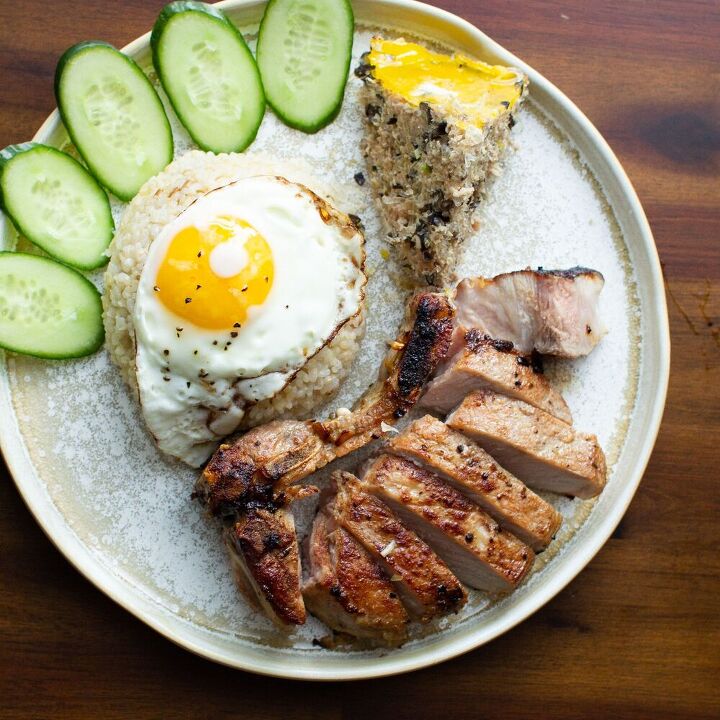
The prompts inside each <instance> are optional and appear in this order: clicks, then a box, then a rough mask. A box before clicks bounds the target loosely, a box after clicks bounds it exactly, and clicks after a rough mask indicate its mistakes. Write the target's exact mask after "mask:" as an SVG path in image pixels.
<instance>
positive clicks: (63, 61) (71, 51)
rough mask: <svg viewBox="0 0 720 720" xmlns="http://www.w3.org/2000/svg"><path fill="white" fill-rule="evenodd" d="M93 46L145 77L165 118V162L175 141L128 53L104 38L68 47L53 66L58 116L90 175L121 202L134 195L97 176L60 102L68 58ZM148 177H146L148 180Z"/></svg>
mask: <svg viewBox="0 0 720 720" xmlns="http://www.w3.org/2000/svg"><path fill="white" fill-rule="evenodd" d="M95 47H103V48H109V49H110V50H114V51H115V52H116V53H117V54H118V55H120V56H121V57H122V58H124V59H125V61H126V62H127V64H128V65H129V66H130V67H131V68H132V69H133V70H134V71H135V72H137V73H139V75H140V76H141V77H143V78H145V81H146V82H147V84H148V85H149V86H150V89H151V90H152V92H153V94H154V95H155V97H156V98H157V102H158V105H159V107H160V111H161V112H162V116H163V118H164V119H165V129H166V131H167V135H168V139H169V140H170V158H169V159H168V162H167V163H166V164H169V163H171V162H172V159H173V155H174V152H175V143H174V140H173V135H172V128H171V127H170V121H169V120H168V117H167V113H166V112H165V108H164V107H163V104H162V100H160V96H159V95H158V94H157V91H156V90H155V88H154V87H153V86H152V83H151V82H150V80H149V79H148V76H147V75H146V74H145V73H144V72H143V71H142V69H141V68H140V66H139V65H138V64H137V63H136V62H135V61H134V60H133V59H132V58H131V57H129V56H128V55H125V53H122V52H120V51H119V50H118V49H117V48H116V47H115V46H114V45H111V44H110V43H109V42H105V41H104V40H83V41H82V42H79V43H76V44H75V45H73V46H72V47H69V48H68V49H67V50H66V51H65V52H64V53H63V54H62V55H61V56H60V59H59V60H58V63H57V66H56V68H55V80H54V84H53V88H54V91H55V102H57V107H58V112H59V113H60V118H61V119H62V121H63V125H64V126H65V130H66V131H67V134H68V135H69V136H70V139H71V140H72V142H73V145H75V148H76V149H77V151H78V153H80V155H81V156H82V159H83V160H84V161H85V164H86V165H87V169H88V170H89V171H90V173H91V174H92V176H93V177H94V178H95V179H96V180H97V181H98V183H100V185H101V186H102V187H105V188H107V189H108V190H109V191H110V192H111V193H112V194H113V195H115V197H116V198H118V199H120V200H122V201H123V202H130V200H132V199H133V197H135V195H126V194H124V193H122V194H119V193H118V192H116V190H115V189H113V188H111V187H110V186H109V185H106V184H105V183H104V182H103V181H102V180H101V179H100V177H99V175H98V173H97V172H96V170H95V168H94V167H93V165H92V163H91V162H90V160H89V159H88V158H87V157H85V153H83V151H82V150H81V149H80V147H79V146H78V144H77V142H76V140H75V135H74V133H73V131H72V128H71V127H70V124H69V123H68V122H67V119H66V117H65V114H64V113H63V109H62V103H61V102H60V83H61V80H62V74H63V70H64V69H65V66H66V65H67V64H68V62H70V60H72V59H73V57H75V55H77V54H78V53H81V52H84V51H85V50H90V49H92V48H95ZM149 179H150V178H148V180H149Z"/></svg>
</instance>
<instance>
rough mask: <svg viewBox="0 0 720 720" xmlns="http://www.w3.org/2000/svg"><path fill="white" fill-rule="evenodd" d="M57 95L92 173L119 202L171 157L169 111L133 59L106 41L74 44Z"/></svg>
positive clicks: (61, 67)
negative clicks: (166, 113)
mask: <svg viewBox="0 0 720 720" xmlns="http://www.w3.org/2000/svg"><path fill="white" fill-rule="evenodd" d="M55 97H56V98H57V103H58V108H59V110H60V115H61V116H62V119H63V122H64V123H65V127H66V128H67V131H68V133H69V134H70V137H71V138H72V141H73V142H74V143H75V146H76V147H77V149H78V151H79V152H80V154H81V155H82V157H83V160H85V164H86V165H87V166H88V168H89V169H90V172H91V173H92V174H93V175H94V176H95V177H96V178H97V179H98V180H99V181H100V182H101V183H102V184H103V185H104V186H105V187H106V188H108V190H110V191H111V192H113V193H115V195H117V196H118V197H119V198H120V199H121V200H130V199H132V197H133V196H134V195H135V194H136V193H137V191H138V190H139V189H140V187H141V186H142V185H143V183H144V182H145V181H146V180H148V179H149V178H151V177H152V176H153V175H155V174H156V173H158V172H160V170H162V169H163V168H164V167H165V166H166V165H167V164H168V163H169V162H170V161H171V160H172V157H173V140H172V132H171V130H170V123H169V122H168V119H167V116H166V115H165V110H164V109H163V106H162V103H161V102H160V98H159V97H158V95H157V93H156V92H155V89H154V88H153V86H152V85H151V84H150V81H149V80H148V79H147V78H146V77H145V75H144V74H143V71H142V70H141V69H140V68H139V67H138V66H137V64H136V63H135V61H134V60H132V59H130V58H129V57H127V56H126V55H123V54H122V53H121V52H119V51H118V50H116V49H115V48H114V47H113V46H112V45H108V44H107V43H104V42H99V41H94V40H92V41H89V42H82V43H78V44H77V45H73V47H71V48H70V49H69V50H66V51H65V53H64V55H63V56H62V57H61V58H60V60H59V62H58V65H57V69H56V71H55Z"/></svg>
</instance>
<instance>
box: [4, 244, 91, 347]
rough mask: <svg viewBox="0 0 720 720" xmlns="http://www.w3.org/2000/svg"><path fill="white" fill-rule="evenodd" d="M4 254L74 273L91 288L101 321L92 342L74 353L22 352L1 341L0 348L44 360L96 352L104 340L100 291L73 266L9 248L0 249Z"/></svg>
mask: <svg viewBox="0 0 720 720" xmlns="http://www.w3.org/2000/svg"><path fill="white" fill-rule="evenodd" d="M4 255H12V256H13V257H26V258H32V259H33V261H35V260H39V261H41V262H45V263H48V264H50V265H56V266H58V267H61V268H62V269H63V270H64V271H65V272H67V273H71V274H72V275H75V276H76V277H77V278H78V279H79V280H80V281H81V282H82V283H84V284H85V285H87V286H88V287H89V288H91V289H92V293H93V295H94V297H95V300H96V304H97V310H98V316H99V317H100V319H101V322H100V324H99V326H98V332H97V333H96V335H95V337H94V338H93V340H92V342H90V343H89V344H88V345H86V346H85V347H84V348H82V349H81V350H78V351H77V352H76V353H70V354H67V355H60V354H58V353H43V352H32V353H30V352H23V351H21V350H16V349H14V348H11V347H7V346H5V345H3V344H2V343H0V349H2V350H8V351H10V352H14V353H17V354H18V355H26V356H29V357H37V358H42V359H44V360H72V359H74V358H81V357H87V356H88V355H92V354H93V353H96V352H97V351H98V350H99V349H100V348H101V347H102V346H103V343H104V342H105V328H104V326H103V323H102V296H101V295H100V291H99V290H98V289H97V288H96V287H95V286H94V285H93V284H92V283H91V282H90V281H89V280H88V279H87V278H86V277H85V276H84V275H82V274H81V273H79V272H78V271H77V270H75V269H74V268H71V267H70V266H69V265H64V264H63V263H60V262H57V261H56V260H52V259H51V258H47V257H43V256H42V255H31V254H30V253H21V252H13V251H11V250H0V258H2V257H3V256H4Z"/></svg>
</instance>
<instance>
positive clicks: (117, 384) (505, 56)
mask: <svg viewBox="0 0 720 720" xmlns="http://www.w3.org/2000/svg"><path fill="white" fill-rule="evenodd" d="M221 6H222V7H223V8H224V9H225V10H226V11H228V12H229V14H230V15H231V17H232V18H233V19H234V20H235V21H236V22H237V23H238V25H239V26H240V27H241V29H243V31H244V32H246V34H247V36H248V38H249V39H250V40H251V41H252V40H253V39H254V38H253V32H254V31H255V29H256V28H257V23H258V21H259V19H260V17H261V14H262V10H263V6H264V2H260V1H257V0H248V1H246V2H243V0H231V1H230V2H224V3H221ZM354 6H355V11H356V18H357V22H358V28H357V33H356V42H355V48H354V53H355V60H356V59H357V57H358V56H359V54H360V53H361V52H363V50H364V49H366V48H367V44H368V39H369V37H370V34H371V31H372V29H373V28H378V27H382V28H387V29H390V31H391V32H396V33H398V34H404V35H405V36H406V37H407V36H413V35H414V36H418V37H420V38H422V39H425V40H427V41H433V42H436V43H439V44H442V45H445V46H447V47H450V48H454V49H457V50H461V51H463V52H466V53H468V54H470V55H475V56H477V57H480V58H482V59H486V60H490V61H495V62H500V63H505V64H511V65H516V66H519V67H521V68H523V69H524V70H525V72H527V73H528V75H529V77H530V87H531V91H530V98H531V99H530V102H529V103H526V105H525V107H524V109H523V110H522V111H521V112H520V113H518V117H517V121H518V123H517V127H516V128H515V129H514V131H513V137H514V141H515V144H516V147H515V148H514V149H513V150H512V151H511V152H509V154H508V157H507V161H506V166H505V168H504V171H503V173H502V175H501V176H500V177H499V178H498V179H497V180H496V181H495V182H494V183H493V185H492V188H491V191H490V195H489V197H488V199H487V202H486V203H485V205H484V209H483V217H482V227H481V229H480V231H479V232H478V233H477V235H476V237H474V238H473V240H472V241H471V243H470V245H469V247H468V251H467V253H466V256H465V259H464V261H463V264H462V267H461V273H462V274H478V273H481V274H485V275H491V274H495V273H498V272H502V271H506V270H511V269H515V268H519V267H524V266H526V265H533V266H535V265H543V266H545V267H568V266H572V265H575V264H582V265H587V266H590V267H594V268H597V269H598V270H600V271H601V272H602V273H603V274H604V275H605V279H606V285H605V289H604V291H603V295H602V301H601V310H602V313H603V315H604V317H605V320H606V322H607V324H608V326H609V327H610V332H609V334H608V335H607V336H606V337H605V338H604V339H603V341H602V342H601V343H600V345H599V346H598V347H597V349H596V350H595V351H594V352H593V353H592V355H590V357H588V358H586V359H584V360H582V361H578V362H574V363H567V362H565V363H563V362H556V363H553V364H551V365H550V367H549V372H550V373H551V374H552V376H553V379H554V380H555V382H556V383H557V384H558V385H559V387H560V388H561V389H562V390H563V391H564V392H565V394H566V396H567V399H568V402H569V404H570V406H571V409H572V411H573V415H574V417H575V418H576V425H577V426H578V427H580V428H582V429H583V430H587V431H590V432H594V433H596V434H597V435H598V437H599V438H600V441H601V443H602V445H603V447H604V448H605V450H606V453H607V456H608V461H609V468H610V477H609V482H608V485H607V488H606V489H605V491H604V492H603V494H602V495H601V497H600V498H599V499H598V500H597V501H596V502H587V503H583V502H580V501H570V500H566V499H565V500H560V499H558V498H552V501H553V502H554V503H555V504H556V506H557V507H559V509H560V510H561V511H562V513H563V515H564V516H565V523H564V529H563V532H562V534H561V536H560V537H559V538H558V540H556V541H555V543H553V545H552V546H551V549H550V550H549V551H547V552H546V553H544V554H543V555H542V556H540V558H539V560H538V562H537V563H536V568H535V570H534V572H533V574H532V575H531V577H530V578H529V580H528V581H527V582H525V583H524V584H523V585H522V586H521V587H520V588H519V589H518V590H517V591H516V592H515V593H513V594H512V595H510V596H509V597H507V598H505V599H504V600H503V601H501V602H499V603H490V602H489V601H488V599H487V598H486V597H485V596H483V595H482V594H481V593H472V595H471V600H470V602H469V603H468V606H467V608H465V609H464V611H463V612H462V613H461V614H460V615H459V616H457V617H454V618H452V619H450V620H443V621H441V622H439V623H437V624H436V625H433V626H431V627H430V628H427V629H425V630H424V631H423V633H422V634H417V635H416V636H414V637H413V639H412V641H411V642H409V643H408V644H407V645H405V646H404V647H402V648H401V649H399V650H394V651H392V652H379V651H377V652H367V651H366V652H357V651H351V650H347V649H346V650H326V649H322V648H319V647H316V646H314V645H313V644H312V640H313V638H315V637H319V636H321V635H324V634H325V633H326V632H327V630H326V629H324V628H323V626H322V625H320V623H318V622H316V621H315V620H311V621H310V622H308V624H307V625H306V626H305V627H304V628H301V629H300V630H298V631H297V632H296V633H295V634H294V635H291V636H289V637H288V636H285V635H283V634H281V633H280V632H279V631H277V630H276V629H274V628H273V627H272V625H271V624H270V623H269V622H268V621H267V620H265V619H264V618H262V617H260V616H258V615H257V614H256V613H254V612H253V611H252V610H250V609H249V608H248V606H247V604H246V603H245V602H244V601H243V599H242V598H241V597H240V596H239V595H238V593H237V591H236V589H235V588H234V586H233V583H232V580H231V577H230V570H229V567H228V562H227V558H226V557H225V554H224V551H223V550H222V548H221V546H220V541H219V531H218V528H217V527H216V525H215V523H213V522H212V521H210V520H208V519H207V518H205V517H204V516H203V514H202V512H201V509H200V508H199V507H198V506H197V505H196V504H194V503H192V502H190V498H189V496H190V491H191V487H192V483H193V481H194V475H195V473H194V472H193V471H190V470H188V469H187V468H185V467H183V466H181V465H179V464H178V463H173V462H170V461H167V460H166V459H164V458H162V457H161V456H160V455H159V454H158V452H157V451H156V450H155V448H154V447H153V445H152V443H151V441H150V440H149V439H148V436H147V434H146V433H145V431H144V429H143V425H142V422H141V419H140V417H139V414H138V409H137V407H136V406H135V402H134V400H133V399H132V398H131V396H130V395H129V394H128V393H127V391H126V390H125V388H124V387H123V385H122V383H121V381H120V379H119V377H118V374H117V372H116V371H115V370H114V368H113V367H112V366H111V365H110V363H109V361H108V357H107V355H106V354H105V353H104V352H101V353H98V354H97V355H95V356H93V357H91V358H87V359H84V360H80V361H73V362H67V363H52V362H43V361H40V360H34V359H32V358H23V357H19V356H18V357H16V356H12V355H9V356H7V357H6V358H5V360H4V361H2V362H0V438H1V440H2V449H3V451H4V453H5V457H6V459H7V462H8V464H9V466H10V469H11V472H12V474H13V476H14V478H15V481H16V483H17V486H18V488H19V490H20V492H21V493H22V495H23V497H24V499H25V501H26V502H27V504H28V506H29V507H30V509H31V510H32V512H33V513H34V515H35V517H36V518H37V520H38V522H39V523H40V525H41V526H42V527H43V529H44V530H45V532H46V533H47V534H48V535H49V536H50V538H51V539H52V540H53V542H54V543H55V544H56V545H57V546H58V548H59V549H60V550H61V551H62V552H63V553H64V554H65V556H66V557H67V558H68V559H69V560H70V561H71V562H72V563H73V564H74V565H75V566H76V567H77V568H78V570H80V571H81V572H82V573H83V574H84V575H85V576H86V577H88V578H89V579H90V580H91V581H92V582H93V583H95V584H96V585H97V586H98V587H99V588H101V589H102V590H103V591H104V592H106V593H107V594H108V595H109V596H110V597H112V598H113V599H114V600H116V601H117V602H118V603H120V604H121V605H122V606H123V607H125V608H127V609H128V610H129V611H130V612H132V613H133V614H135V615H136V616H138V617H139V618H141V619H142V620H144V621H145V622H146V623H148V624H149V625H150V626H152V627H154V628H155V629H156V630H158V631H159V632H161V633H162V634H163V635H165V636H166V637H168V638H170V639H171V640H173V641H175V642H177V643H179V644H180V645H182V646H184V647H186V648H188V649H190V650H192V651H194V652H197V653H199V654H201V655H204V656H206V657H208V658H211V659H213V660H216V661H218V662H222V663H226V664H228V665H232V666H235V667H238V668H244V669H247V670H253V671H255V672H261V673H267V674H271V675H279V676H286V677H295V678H308V679H350V678H361V677H374V676H379V675H387V674H391V673H398V672H403V671H407V670H412V669H415V668H419V667H423V666H426V665H430V664H432V663H436V662H439V661H441V660H444V659H446V658H449V657H452V656H454V655H457V654H459V653H462V652H464V651H466V650H469V649H471V648H474V647H477V646H479V645H482V644H483V643H485V642H487V641H488V640H491V639H492V638H494V637H496V636H497V635H499V634H500V633H503V632H505V631H506V630H508V629H509V628H511V627H512V626H513V625H515V624H516V623H518V622H520V621H521V620H523V619H524V618H526V617H527V616H528V615H530V614H531V613H532V612H534V611H535V610H537V609H538V608H539V607H540V606H541V605H542V604H543V603H545V602H547V601H548V600H549V599H550V598H551V597H553V596H554V595H555V594H556V593H557V592H558V591H560V590H561V589H562V588H563V587H564V586H565V585H566V584H567V583H568V582H569V581H570V580H571V579H572V578H573V577H574V576H575V575H576V574H577V573H578V572H579V571H580V570H581V569H582V568H583V567H584V566H585V565H586V564H587V563H588V562H589V560H590V559H591V558H592V557H593V555H594V554H595V553H596V552H597V551H598V549H599V548H600V547H601V546H602V544H603V543H604V542H605V541H606V540H607V538H608V537H609V535H610V533H611V532H612V530H613V528H614V527H615V526H616V524H617V523H618V521H619V520H620V518H621V517H622V515H623V513H624V512H625V509H626V508H627V506H628V503H629V502H630V500H631V498H632V496H633V493H634V492H635V489H636V487H637V485H638V483H639V482H640V478H641V477H642V474H643V471H644V469H645V466H646V463H647V461H648V457H649V455H650V451H651V449H652V446H653V443H654V441H655V437H656V434H657V430H658V426H659V423H660V418H661V415H662V410H663V405H664V402H665V392H666V387H667V379H668V368H669V359H670V358H669V353H670V349H669V338H668V324H667V310H666V305H665V294H664V290H663V283H662V279H661V273H660V266H659V263H658V258H657V253H656V250H655V245H654V243H653V239H652V235H651V233H650V228H649V227H648V224H647V221H646V219H645V215H644V213H643V210H642V208H641V206H640V203H639V202H638V199H637V197H636V195H635V192H634V191H633V189H632V187H631V185H630V182H629V181H628V179H627V177H626V175H625V173H624V172H623V170H622V168H621V167H620V164H619V163H618V161H617V159H616V158H615V156H614V155H613V153H612V151H611V150H610V148H609V147H608V146H607V144H606V143H605V141H604V140H603V139H602V137H601V136H600V135H599V134H598V132H597V130H595V128H594V127H593V126H592V125H591V124H590V123H589V122H588V120H587V119H586V118H585V117H584V116H583V115H582V113H580V111H579V110H578V109H577V108H576V107H575V106H574V105H573V104H572V103H571V102H570V101H569V100H568V99H567V98H566V97H565V96H564V95H563V94H562V93H560V92H559V91H558V90H557V89H556V88H555V87H554V86H553V85H552V84H550V83H549V82H548V81H547V80H545V78H543V77H542V76H541V75H539V74H538V73H536V72H535V71H534V70H533V69H532V68H529V67H527V66H526V65H525V64H524V63H523V62H522V61H521V60H520V59H518V58H516V57H514V56H513V55H511V54H510V53H509V52H507V51H506V50H504V49H503V48H502V47H500V46H499V45H497V44H496V43H494V42H493V41H492V40H490V39H489V38H488V37H486V36H485V35H483V34H482V32H480V31H479V30H478V29H476V28H474V27H472V26H471V25H469V24H468V23H466V22H465V21H463V20H461V19H459V18H457V17H455V16H453V15H450V14H449V13H446V12H443V11H441V10H438V9H436V8H432V7H429V6H426V5H421V4H419V3H415V2H409V1H407V0H383V1H381V0H359V1H358V2H355V3H354ZM148 41H149V35H145V36H143V37H142V38H139V39H138V40H136V41H135V42H133V43H131V44H130V45H128V46H127V47H126V48H125V51H126V52H127V53H128V54H130V55H132V56H133V57H135V58H136V59H137V60H138V62H139V63H140V64H141V66H142V67H144V68H145V69H148V70H149V69H150V67H151V63H150V58H149V50H148ZM358 83H359V81H358V80H357V78H355V77H351V80H350V84H349V89H348V92H347V95H346V99H345V103H344V106H343V110H342V113H341V114H340V116H339V117H338V119H337V120H336V121H335V122H334V123H333V124H332V125H330V126H329V127H328V128H326V129H325V130H323V131H321V132H320V133H318V134H317V135H311V136H307V135H303V134H302V133H299V132H296V131H293V130H289V129H288V128H286V127H284V126H282V125H281V124H280V123H278V122H277V121H276V119H275V118H274V117H273V116H272V115H271V114H270V113H268V116H267V117H266V118H265V120H264V122H263V125H262V128H261V131H260V134H259V136H258V139H257V141H256V143H255V144H254V145H253V147H252V150H263V151H266V152H272V153H274V154H276V155H278V156H280V157H283V158H288V159H290V158H300V159H303V160H305V161H307V162H309V163H310V164H312V165H314V166H316V170H317V173H318V174H319V175H320V176H322V177H324V178H325V179H326V181H328V182H331V183H333V184H334V185H335V187H336V196H337V197H338V198H341V200H340V201H339V204H340V205H341V207H342V209H344V210H345V211H347V212H354V213H356V214H358V215H360V216H361V217H362V219H363V221H364V222H365V226H366V228H367V237H368V267H369V270H370V272H371V275H372V277H371V280H370V284H369V309H370V313H369V321H368V332H367V337H366V339H365V341H364V345H363V348H362V351H361V354H360V358H359V359H358V361H357V362H356V364H355V366H354V367H353V369H352V374H351V377H350V380H349V381H348V382H347V383H346V384H345V386H344V387H343V388H342V390H341V393H340V396H339V397H338V398H337V400H336V401H335V402H334V404H335V405H336V406H340V405H347V404H350V403H351V402H352V401H353V400H354V399H355V398H356V397H357V396H358V394H359V393H360V391H361V389H362V388H363V387H365V386H367V383H368V382H369V381H370V380H371V379H372V378H373V377H374V376H375V373H376V371H377V368H378V365H379V361H380V358H381V356H382V354H383V353H384V351H385V347H386V346H385V341H386V340H387V339H388V338H390V337H392V335H393V333H394V331H395V328H396V325H397V322H398V320H399V318H400V316H401V314H402V293H401V290H400V289H399V287H398V283H397V282H396V280H397V274H396V272H395V270H394V266H393V263H392V261H391V260H386V259H384V257H383V256H384V255H386V253H381V252H380V250H381V244H380V242H379V240H378V237H379V232H378V228H379V226H378V219H377V217H376V215H375V212H374V210H373V208H372V204H371V202H370V197H369V194H368V190H367V186H365V187H362V188H361V187H359V186H358V185H356V184H355V183H354V182H353V181H352V177H353V175H354V173H356V172H357V171H359V170H361V169H362V162H361V158H360V156H359V151H358V141H359V138H360V136H361V132H362V125H361V112H362V109H361V108H359V107H358V105H357V103H356V101H355V97H356V92H357V88H358ZM169 114H170V115H171V116H172V114H171V113H169ZM173 125H174V131H175V135H176V142H177V149H178V152H182V151H184V150H186V149H187V148H188V147H189V146H190V145H189V142H188V138H187V136H186V135H185V133H184V132H183V130H182V129H181V128H180V127H179V125H178V123H177V122H176V121H175V120H174V118H173ZM35 140H38V141H41V142H46V143H49V144H52V145H55V146H58V147H63V146H64V145H65V144H66V143H67V137H66V134H65V132H64V129H63V128H62V125H61V123H60V122H59V119H58V116H57V113H53V114H52V115H51V116H50V117H49V118H48V120H47V122H46V123H45V124H44V125H43V126H42V128H41V129H40V130H39V131H38V133H37V135H36V137H35ZM114 210H115V212H116V214H117V213H119V212H120V211H121V210H122V206H121V205H120V204H119V203H115V206H114ZM16 242H17V238H15V236H14V234H13V232H12V231H11V227H10V224H9V223H8V222H6V221H4V220H2V225H0V247H12V246H13V245H14V244H15V243H16ZM19 243H20V245H21V246H22V247H26V243H25V241H24V240H22V239H20V240H19ZM94 279H95V280H97V282H98V283H99V284H100V283H101V280H102V278H101V275H97V276H96V277H94ZM1 357H2V356H0V358H1ZM348 462H353V459H350V460H349V461H348ZM311 512H312V507H307V506H306V507H304V508H299V510H298V522H299V526H300V528H301V531H302V529H303V528H304V527H306V525H307V520H308V517H309V516H310V513H311ZM609 591H610V592H612V588H610V589H609Z"/></svg>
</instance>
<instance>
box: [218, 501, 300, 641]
mask: <svg viewBox="0 0 720 720" xmlns="http://www.w3.org/2000/svg"><path fill="white" fill-rule="evenodd" d="M225 542H226V545H227V547H228V550H229V551H230V558H231V561H232V564H233V568H234V569H235V575H236V580H237V582H238V586H239V587H240V590H241V591H242V592H243V594H244V595H245V596H246V597H247V598H248V600H250V602H251V603H252V604H253V605H255V606H259V607H260V608H261V609H262V610H263V611H264V612H265V614H266V615H267V616H268V617H269V618H270V619H271V620H273V621H274V622H275V623H276V624H277V625H279V626H281V627H287V626H288V625H302V624H303V623H304V622H305V619H306V613H305V603H304V602H303V597H302V592H301V589H300V584H301V580H300V551H299V548H298V542H297V536H296V534H295V521H294V519H293V516H292V513H291V512H290V511H289V510H285V509H283V508H280V509H278V510H276V511H275V512H270V511H268V510H265V509H256V510H250V511H248V512H247V513H246V514H245V515H243V516H241V517H240V518H238V520H237V522H235V523H234V524H233V525H231V526H230V527H228V528H227V529H226V530H225Z"/></svg>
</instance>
